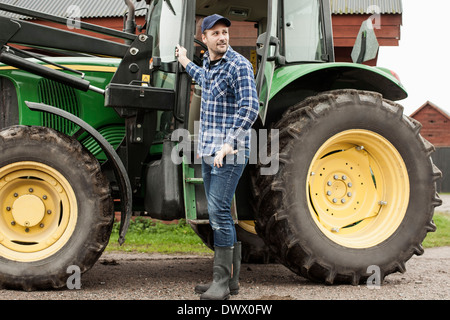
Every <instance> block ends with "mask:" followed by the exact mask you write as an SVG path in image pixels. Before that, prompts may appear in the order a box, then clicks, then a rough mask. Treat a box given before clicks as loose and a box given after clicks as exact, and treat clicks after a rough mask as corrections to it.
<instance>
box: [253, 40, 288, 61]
mask: <svg viewBox="0 0 450 320" xmlns="http://www.w3.org/2000/svg"><path fill="white" fill-rule="evenodd" d="M266 36H267V34H266V32H264V33H261V34H260V35H259V36H258V39H257V40H256V46H257V48H256V54H257V55H258V57H259V59H261V58H262V57H263V55H264V50H265V48H264V43H265V41H266ZM268 50H269V52H268V53H267V58H266V61H275V62H276V63H277V64H279V65H283V64H285V63H286V59H285V57H284V56H282V55H280V40H279V39H278V38H277V37H274V36H271V37H270V39H269V49H268Z"/></svg>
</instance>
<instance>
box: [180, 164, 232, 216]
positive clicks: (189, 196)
mask: <svg viewBox="0 0 450 320" xmlns="http://www.w3.org/2000/svg"><path fill="white" fill-rule="evenodd" d="M182 167H183V169H182V171H183V193H184V194H183V195H184V208H185V214H186V221H188V222H189V223H192V224H208V223H209V220H208V219H198V217H197V204H196V195H195V186H196V185H200V184H203V178H199V177H195V170H194V168H192V167H191V166H190V165H189V164H188V162H187V159H186V157H185V156H183V163H182ZM231 215H232V217H233V221H234V223H236V224H237V223H238V216H237V209H236V198H235V197H233V202H232V205H231Z"/></svg>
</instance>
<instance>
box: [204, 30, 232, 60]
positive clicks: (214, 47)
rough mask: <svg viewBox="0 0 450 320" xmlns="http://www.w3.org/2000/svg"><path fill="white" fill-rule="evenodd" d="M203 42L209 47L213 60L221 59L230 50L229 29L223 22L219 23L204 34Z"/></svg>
mask: <svg viewBox="0 0 450 320" xmlns="http://www.w3.org/2000/svg"><path fill="white" fill-rule="evenodd" d="M202 40H203V43H204V44H205V45H206V46H207V47H208V50H209V54H210V57H211V60H217V59H220V58H222V56H223V55H224V54H225V52H227V49H228V41H229V40H230V36H229V34H228V27H227V26H226V25H225V24H224V23H223V22H218V23H216V24H215V25H214V26H213V27H212V28H211V29H208V30H206V31H205V33H203V34H202Z"/></svg>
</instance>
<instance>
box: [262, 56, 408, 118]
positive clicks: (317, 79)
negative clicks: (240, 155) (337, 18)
mask: <svg viewBox="0 0 450 320" xmlns="http://www.w3.org/2000/svg"><path fill="white" fill-rule="evenodd" d="M335 89H357V90H365V91H374V92H378V93H381V94H382V95H383V97H384V98H386V99H389V100H392V101H397V100H402V99H405V98H406V97H407V96H408V94H407V92H406V89H405V88H404V87H403V85H402V83H401V82H400V80H399V79H397V78H396V77H395V76H394V75H393V74H392V73H391V71H390V70H388V69H384V68H379V67H372V66H367V65H364V64H355V63H348V62H331V63H314V64H313V63H308V64H295V65H285V66H283V67H280V68H277V69H276V70H275V71H274V74H273V81H272V85H271V88H270V94H269V99H270V100H269V101H270V103H269V108H265V109H262V110H260V117H261V119H262V120H263V122H265V121H266V118H267V114H268V113H271V111H270V110H268V109H271V107H272V105H273V103H275V104H278V103H279V98H280V97H278V98H277V95H280V94H282V93H283V92H284V93H286V92H289V91H291V92H296V93H297V95H298V96H297V98H296V99H297V100H296V101H295V102H294V103H296V102H299V101H300V99H301V100H303V99H304V98H306V97H307V96H311V95H312V94H314V92H315V94H317V93H319V92H324V91H329V90H335ZM302 91H303V93H302ZM307 92H308V93H307ZM273 100H275V101H273ZM291 102H292V101H291ZM278 107H279V106H277V105H276V106H275V109H277V110H278V111H279V109H278Z"/></svg>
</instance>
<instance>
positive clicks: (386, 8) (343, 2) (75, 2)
mask: <svg viewBox="0 0 450 320" xmlns="http://www.w3.org/2000/svg"><path fill="white" fill-rule="evenodd" d="M0 2H1V3H6V4H11V5H14V6H18V7H21V8H26V9H31V10H36V11H41V12H44V13H48V14H52V15H56V16H60V17H67V16H69V13H68V9H69V7H70V6H78V7H79V8H80V14H81V17H80V18H82V19H83V18H84V19H86V18H106V17H122V16H123V14H124V12H125V11H126V10H127V6H126V4H125V1H124V0H70V1H67V0H0ZM134 3H135V6H136V9H139V8H144V7H145V5H146V4H145V1H140V2H136V1H134ZM330 4H331V12H332V13H333V14H373V13H378V12H379V13H382V14H400V13H402V12H403V7H402V0H330ZM0 13H2V14H5V12H2V11H0ZM144 14H145V10H141V11H137V12H136V15H137V16H142V15H144ZM7 15H8V16H11V17H14V18H24V17H23V16H19V15H16V14H11V13H7Z"/></svg>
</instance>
